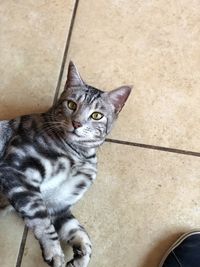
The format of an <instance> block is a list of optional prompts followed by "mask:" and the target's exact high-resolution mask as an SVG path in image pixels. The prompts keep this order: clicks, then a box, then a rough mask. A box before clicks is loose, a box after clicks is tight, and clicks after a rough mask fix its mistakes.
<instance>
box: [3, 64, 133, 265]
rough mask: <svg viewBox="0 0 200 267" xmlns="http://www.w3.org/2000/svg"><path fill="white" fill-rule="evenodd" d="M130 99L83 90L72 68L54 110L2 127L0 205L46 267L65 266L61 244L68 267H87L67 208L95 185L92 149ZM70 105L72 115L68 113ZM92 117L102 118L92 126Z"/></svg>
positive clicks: (84, 240)
mask: <svg viewBox="0 0 200 267" xmlns="http://www.w3.org/2000/svg"><path fill="white" fill-rule="evenodd" d="M129 93H130V87H127V86H124V87H121V88H119V89H117V90H114V91H111V92H109V93H106V92H103V91H100V90H98V89H95V88H94V87H91V86H88V85H86V84H85V83H84V82H83V81H82V79H81V78H80V75H79V73H78V71H77V69H76V67H75V66H74V64H73V63H72V62H71V63H70V65H69V71H68V79H67V83H66V86H65V89H64V91H63V93H62V95H61V97H60V99H59V100H58V102H57V103H56V105H55V106H53V107H52V108H51V109H50V110H48V111H47V112H45V113H41V114H33V115H24V116H21V117H19V118H16V119H13V120H10V121H1V122H0V135H1V141H0V182H1V195H2V196H3V201H2V203H1V204H3V205H2V206H5V205H6V203H7V202H6V201H9V203H10V204H11V205H12V206H13V207H14V208H15V210H16V211H17V212H18V214H19V215H20V216H21V217H22V218H23V219H24V221H25V223H26V225H27V226H28V227H29V228H30V229H32V231H33V232H34V235H35V237H36V238H37V239H38V241H39V243H40V246H41V249H42V254H43V257H44V260H45V261H46V262H47V263H48V264H49V265H50V266H53V267H63V266H65V261H64V255H63V252H62V249H61V246H60V240H63V241H64V242H66V243H67V244H69V245H70V246H71V247H72V248H73V251H74V258H73V259H72V260H71V261H70V262H69V263H67V265H66V266H68V267H72V266H76V267H86V266H87V265H88V263H89V260H90V257H91V252H92V246H91V241H90V239H89V236H88V234H87V232H86V231H85V229H84V227H83V226H81V225H80V223H79V222H78V221H77V219H76V218H75V217H74V216H73V215H72V213H71V207H72V206H73V205H74V204H75V203H76V202H77V201H78V200H79V199H80V198H81V197H82V196H83V195H84V193H85V192H86V191H87V189H88V188H89V187H90V186H91V184H92V183H93V181H94V180H95V178H96V172H97V170H96V165H97V158H96V149H97V147H98V146H100V145H101V144H102V143H103V142H104V140H105V137H106V135H107V134H108V133H109V132H110V130H111V127H112V124H113V122H114V121H115V119H116V118H117V115H118V113H119V111H120V110H121V108H122V107H123V105H124V103H125V101H126V99H127V97H128V95H129ZM69 100H70V101H73V103H76V109H73V110H72V109H70V108H69V106H68V103H69ZM93 112H100V113H101V114H103V117H102V118H101V119H100V120H94V119H92V117H91V114H92V113H93Z"/></svg>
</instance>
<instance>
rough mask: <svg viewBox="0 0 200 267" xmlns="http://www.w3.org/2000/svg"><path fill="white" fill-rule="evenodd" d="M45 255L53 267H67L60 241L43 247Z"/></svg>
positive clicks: (45, 258)
mask: <svg viewBox="0 0 200 267" xmlns="http://www.w3.org/2000/svg"><path fill="white" fill-rule="evenodd" d="M43 257H44V260H45V261H46V262H47V263H48V265H49V266H51V267H65V257H64V254H63V251H62V249H61V246H60V243H59V242H54V243H53V244H51V245H50V244H48V245H47V246H45V248H43Z"/></svg>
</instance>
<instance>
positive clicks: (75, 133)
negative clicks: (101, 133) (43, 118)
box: [67, 129, 81, 137]
mask: <svg viewBox="0 0 200 267" xmlns="http://www.w3.org/2000/svg"><path fill="white" fill-rule="evenodd" d="M67 132H68V133H69V134H72V135H76V136H77V137H81V136H80V135H79V134H78V133H77V132H76V129H74V130H73V131H67Z"/></svg>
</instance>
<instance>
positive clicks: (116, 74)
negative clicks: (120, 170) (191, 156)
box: [69, 0, 200, 151]
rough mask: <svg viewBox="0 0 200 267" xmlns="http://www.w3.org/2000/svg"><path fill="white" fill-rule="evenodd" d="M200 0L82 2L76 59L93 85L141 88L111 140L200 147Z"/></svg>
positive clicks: (74, 37) (76, 32)
mask: <svg viewBox="0 0 200 267" xmlns="http://www.w3.org/2000/svg"><path fill="white" fill-rule="evenodd" d="M199 8H200V2H199V1H196V0H192V1H189V0H183V1H174V0H168V1H165V0H159V1H157V0H153V1H130V0H124V1H122V0H102V1H95V2H94V1H92V0H88V1H80V4H79V8H78V13H77V18H76V23H75V28H74V31H73V35H72V42H71V45H70V53H69V58H70V59H73V60H74V61H75V63H77V65H78V66H79V68H80V72H81V73H82V76H83V77H84V78H85V80H86V81H88V82H90V83H91V84H93V85H94V86H96V87H99V88H105V89H106V90H110V89H113V88H115V87H118V86H120V85H121V84H133V85H134V87H135V89H134V91H133V93H132V96H131V98H130V99H129V102H128V104H127V106H126V108H125V110H124V111H123V113H122V114H121V117H120V119H119V121H118V126H120V127H116V128H115V130H114V131H113V133H112V134H111V137H112V138H117V139H122V140H129V141H133V142H142V143H147V144H154V145H162V146H170V147H176V148H181V149H188V150H195V151H198V150H200V141H199V137H198V133H199V131H200V112H199V103H200V93H199V77H200V57H199V55H200V46H199V43H200V28H199V24H200V15H199Z"/></svg>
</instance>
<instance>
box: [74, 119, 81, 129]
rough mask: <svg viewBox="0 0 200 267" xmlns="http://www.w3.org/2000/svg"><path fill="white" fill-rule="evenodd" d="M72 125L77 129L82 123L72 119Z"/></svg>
mask: <svg viewBox="0 0 200 267" xmlns="http://www.w3.org/2000/svg"><path fill="white" fill-rule="evenodd" d="M72 125H73V126H74V129H77V128H79V127H81V126H82V124H81V123H80V122H79V121H72Z"/></svg>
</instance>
